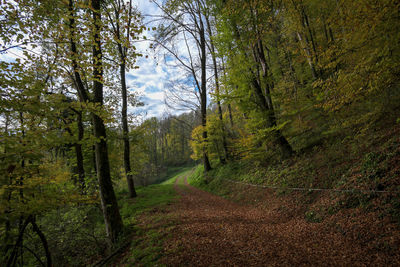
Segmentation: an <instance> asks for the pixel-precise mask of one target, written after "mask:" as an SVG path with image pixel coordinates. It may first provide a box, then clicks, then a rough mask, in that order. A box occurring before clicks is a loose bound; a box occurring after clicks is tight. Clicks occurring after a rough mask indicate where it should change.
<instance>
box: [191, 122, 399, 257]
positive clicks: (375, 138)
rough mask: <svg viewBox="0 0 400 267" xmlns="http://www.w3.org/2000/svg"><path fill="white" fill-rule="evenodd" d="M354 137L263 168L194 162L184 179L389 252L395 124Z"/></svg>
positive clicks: (394, 222) (395, 229)
mask: <svg viewBox="0 0 400 267" xmlns="http://www.w3.org/2000/svg"><path fill="white" fill-rule="evenodd" d="M359 142H362V143H363V144H364V145H363V146H358V145H357V144H356V143H355V141H354V140H352V141H342V142H337V143H331V144H325V145H322V146H316V147H314V149H312V150H310V151H308V152H304V153H302V154H299V155H297V156H296V157H294V158H292V159H289V160H285V161H283V162H279V163H275V164H270V165H266V164H265V165H262V164H260V163H259V162H255V161H246V160H240V161H233V162H230V163H228V164H225V165H218V166H216V167H215V168H214V169H213V170H212V171H210V172H208V173H207V175H206V176H205V174H204V172H203V167H202V166H200V165H199V166H198V167H197V168H196V170H195V171H194V172H193V174H192V175H191V176H190V177H189V179H188V182H189V183H190V184H191V185H193V186H196V187H199V188H202V189H204V190H207V191H209V192H212V193H215V194H218V195H221V196H223V197H225V198H228V199H232V200H234V201H238V202H240V203H242V204H250V205H257V206H260V207H261V208H264V209H266V210H267V212H272V213H276V214H277V216H282V217H285V218H288V220H290V218H295V217H297V218H298V217H302V218H304V220H306V221H308V222H310V223H322V224H324V226H326V227H328V228H329V229H331V230H333V231H339V232H341V233H342V234H343V235H345V236H346V237H348V238H351V239H352V240H353V239H354V241H355V242H361V241H366V240H369V241H368V242H370V243H371V244H373V245H374V246H376V249H377V250H380V249H383V250H388V251H392V252H393V251H395V250H396V249H398V244H395V243H394V241H393V239H391V236H393V235H397V234H398V233H399V224H400V200H399V196H400V193H398V192H400V176H399V174H400V170H399V166H400V138H399V129H398V127H396V126H394V127H388V128H385V129H381V130H380V131H377V132H376V133H375V134H374V135H369V136H365V137H364V138H363V139H362V140H359ZM232 181H238V182H240V183H235V182H232ZM246 183H247V184H252V185H259V186H250V185H246ZM269 186H271V187H274V188H266V187H269ZM290 188H304V189H310V188H311V189H312V188H314V189H334V190H326V191H312V190H304V191H301V190H292V189H290ZM348 189H350V190H352V191H350V192H349V191H347V190H348ZM353 189H354V190H353ZM339 190H344V191H339ZM387 191H388V192H387ZM396 192H397V193H396Z"/></svg>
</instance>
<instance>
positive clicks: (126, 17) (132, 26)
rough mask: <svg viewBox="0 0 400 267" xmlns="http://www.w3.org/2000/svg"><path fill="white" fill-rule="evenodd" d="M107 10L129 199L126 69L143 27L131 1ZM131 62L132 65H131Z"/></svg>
mask: <svg viewBox="0 0 400 267" xmlns="http://www.w3.org/2000/svg"><path fill="white" fill-rule="evenodd" d="M110 5H111V7H110V8H109V10H108V9H107V7H106V12H107V15H108V19H109V23H110V24H111V32H112V35H113V38H114V39H115V43H114V45H116V47H117V50H118V60H117V62H119V68H120V81H121V95H122V110H121V113H122V138H123V142H124V168H125V175H126V179H127V182H128V189H129V195H130V197H131V198H133V197H136V191H135V185H134V182H133V175H132V169H131V162H130V146H129V127H128V114H127V111H128V101H127V100H128V97H127V86H126V77H125V75H126V69H127V65H128V66H130V65H132V63H133V62H134V60H135V58H136V54H135V52H134V51H131V50H134V48H133V47H132V44H131V42H132V39H134V38H136V37H135V35H136V34H140V33H141V32H142V29H143V27H141V26H140V24H139V23H140V20H139V17H140V16H139V14H137V11H136V10H134V9H133V7H132V1H131V0H130V1H129V2H128V3H125V2H124V1H122V0H118V1H111V2H110ZM131 62H132V63H131Z"/></svg>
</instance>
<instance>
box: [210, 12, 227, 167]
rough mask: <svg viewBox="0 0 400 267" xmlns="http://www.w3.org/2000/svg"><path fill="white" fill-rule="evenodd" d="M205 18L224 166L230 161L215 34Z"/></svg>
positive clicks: (221, 158) (221, 159)
mask: <svg viewBox="0 0 400 267" xmlns="http://www.w3.org/2000/svg"><path fill="white" fill-rule="evenodd" d="M205 18H206V22H207V30H208V34H209V35H210V48H211V57H212V61H213V68H214V79H215V95H216V97H217V107H218V118H219V121H220V123H221V132H222V149H223V150H224V155H223V156H221V157H220V161H221V163H222V164H225V163H226V160H227V159H228V145H227V142H226V133H225V126H224V120H223V116H222V107H221V100H220V94H219V77H218V67H217V58H216V55H215V47H214V42H213V40H212V37H213V33H212V30H211V24H210V21H209V18H208V16H205Z"/></svg>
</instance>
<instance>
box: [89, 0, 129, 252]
mask: <svg viewBox="0 0 400 267" xmlns="http://www.w3.org/2000/svg"><path fill="white" fill-rule="evenodd" d="M100 2H101V0H92V2H91V3H92V5H91V9H92V12H93V21H94V25H93V31H94V32H93V40H94V43H93V78H94V80H93V102H94V103H95V104H97V105H98V106H100V107H102V106H103V83H102V81H103V64H102V51H101V39H100V38H101V36H100V31H101V13H100ZM92 119H93V126H94V134H95V137H96V139H97V141H96V144H95V153H96V166H97V179H98V182H99V188H100V197H101V205H102V210H103V216H104V222H105V225H106V230H107V235H108V238H109V239H110V241H111V243H113V244H114V243H116V241H117V239H118V237H119V235H120V234H121V232H122V228H123V223H122V219H121V215H120V213H119V208H118V203H117V198H116V196H115V193H114V188H113V185H112V181H111V174H110V163H109V160H108V150H107V142H106V138H107V137H106V128H105V125H104V121H103V119H102V118H100V117H99V116H98V115H97V114H95V113H93V114H92Z"/></svg>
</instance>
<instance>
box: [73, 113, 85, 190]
mask: <svg viewBox="0 0 400 267" xmlns="http://www.w3.org/2000/svg"><path fill="white" fill-rule="evenodd" d="M77 124H78V142H77V143H76V144H75V154H76V165H77V173H78V182H79V185H80V187H81V190H82V193H83V192H84V190H85V169H84V165H83V153H82V144H81V142H82V139H83V135H84V128H83V122H82V111H79V112H77Z"/></svg>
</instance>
